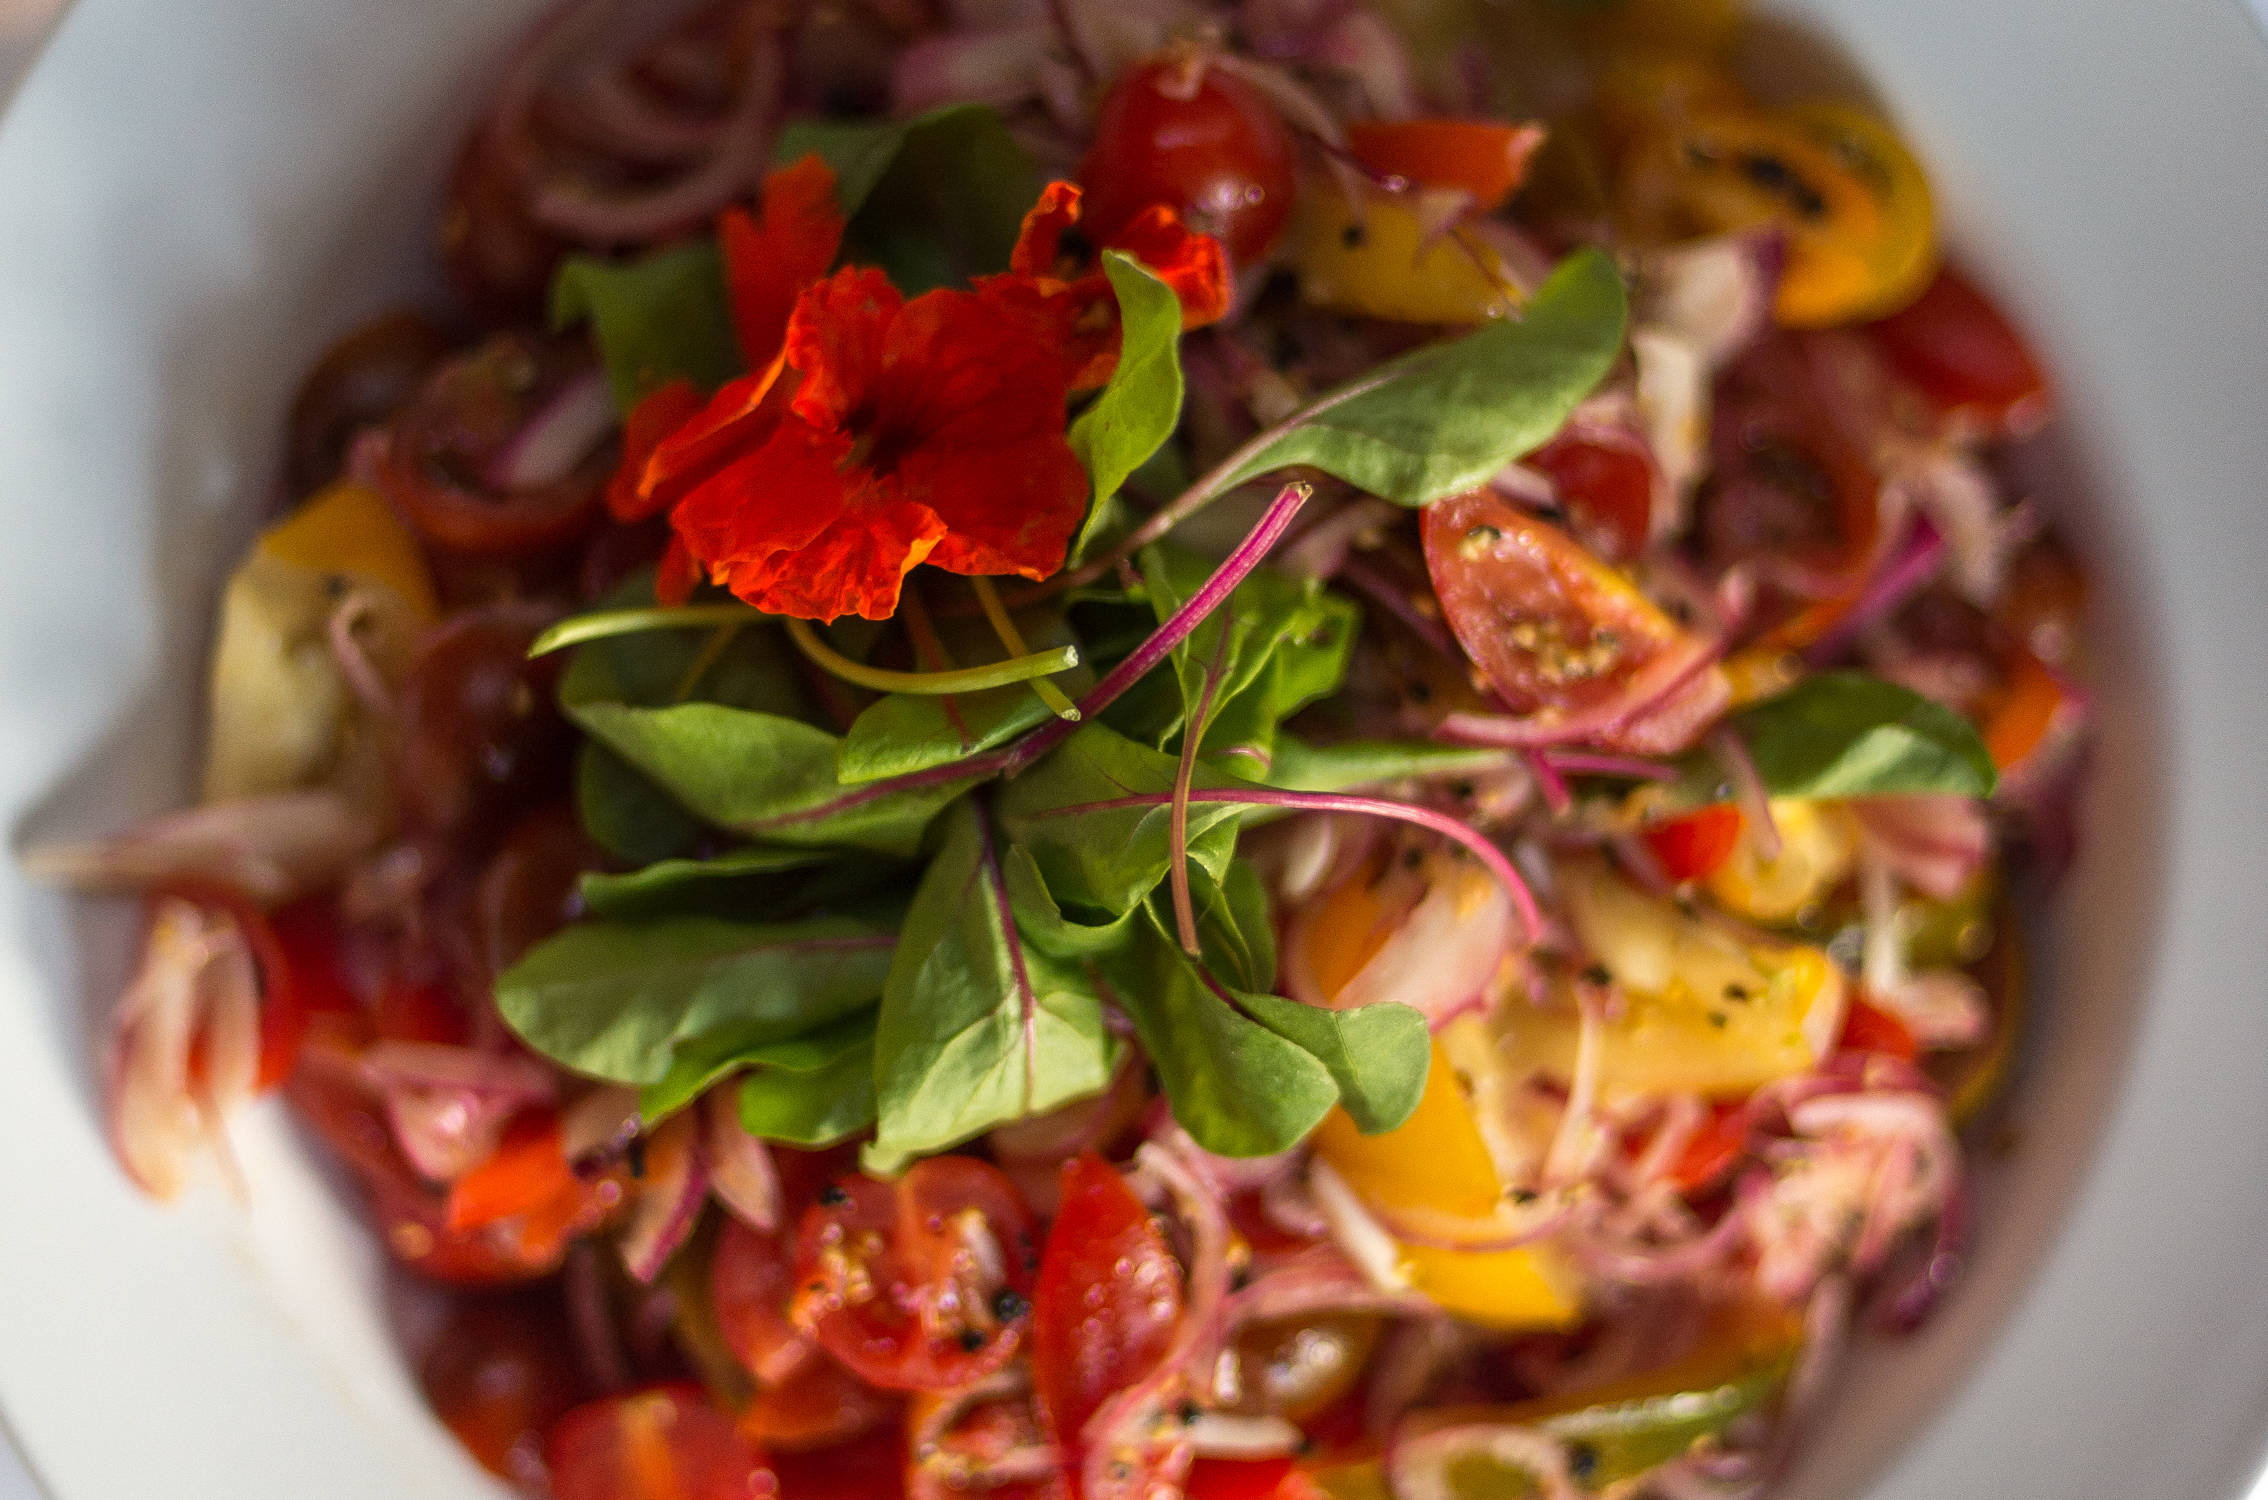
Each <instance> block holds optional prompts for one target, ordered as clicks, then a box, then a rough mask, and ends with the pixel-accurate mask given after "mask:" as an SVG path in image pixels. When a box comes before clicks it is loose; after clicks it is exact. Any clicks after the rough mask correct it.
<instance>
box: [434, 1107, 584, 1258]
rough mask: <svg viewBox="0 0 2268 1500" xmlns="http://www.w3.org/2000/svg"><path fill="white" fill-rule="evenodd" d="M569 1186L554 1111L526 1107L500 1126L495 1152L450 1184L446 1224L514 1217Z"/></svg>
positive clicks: (462, 1226)
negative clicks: (504, 1124)
mask: <svg viewBox="0 0 2268 1500" xmlns="http://www.w3.org/2000/svg"><path fill="white" fill-rule="evenodd" d="M575 1186H576V1183H575V1172H574V1169H573V1168H572V1167H570V1166H569V1165H568V1164H567V1153H566V1151H565V1150H564V1149H563V1148H562V1147H561V1145H560V1138H559V1116H558V1114H557V1113H556V1112H554V1111H552V1110H548V1109H541V1110H529V1111H526V1112H525V1113H523V1114H521V1115H520V1116H519V1117H518V1118H517V1119H515V1120H513V1121H512V1123H511V1124H510V1125H508V1126H506V1127H505V1130H504V1138H503V1140H501V1141H499V1142H498V1143H497V1146H496V1154H495V1155H493V1156H491V1157H489V1159H488V1160H486V1161H484V1162H482V1163H481V1164H480V1165H479V1166H477V1167H475V1168H473V1169H472V1170H471V1171H470V1172H467V1173H466V1174H465V1175H464V1176H462V1177H460V1178H458V1179H457V1180H456V1182H455V1183H453V1184H451V1186H450V1188H449V1214H448V1224H449V1227H450V1228H451V1229H452V1230H466V1229H478V1228H480V1227H481V1226H482V1225H484V1224H494V1223H497V1222H498V1221H500V1220H503V1219H515V1218H518V1217H519V1216H520V1215H522V1214H530V1213H534V1212H535V1211H536V1210H537V1209H539V1208H542V1207H543V1206H544V1205H546V1204H548V1203H549V1202H551V1200H552V1199H554V1198H556V1197H558V1196H559V1195H560V1194H561V1193H567V1192H573V1191H574V1190H575Z"/></svg>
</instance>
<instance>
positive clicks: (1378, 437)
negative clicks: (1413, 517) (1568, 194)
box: [1218, 249, 1628, 506]
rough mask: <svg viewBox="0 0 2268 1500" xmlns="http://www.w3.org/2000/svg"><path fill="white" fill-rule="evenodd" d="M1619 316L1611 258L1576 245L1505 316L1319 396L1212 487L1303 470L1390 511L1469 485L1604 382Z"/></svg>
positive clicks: (1544, 436) (1617, 278)
mask: <svg viewBox="0 0 2268 1500" xmlns="http://www.w3.org/2000/svg"><path fill="white" fill-rule="evenodd" d="M1627 312H1628V298H1627V296H1626V295H1625V293H1624V291H1623V285H1622V276H1621V273H1620V272H1618V271H1617V270H1615V268H1614V262H1613V261H1611V260H1609V259H1608V258H1607V257H1606V255H1605V254H1604V253H1603V252H1601V251H1599V250H1595V249H1585V250H1579V251H1577V252H1576V253H1575V254H1573V255H1571V256H1569V257H1568V258H1567V259H1566V260H1564V261H1562V262H1561V263H1560V265H1559V268H1558V269H1557V270H1555V271H1554V272H1553V273H1552V274H1551V277H1550V279H1549V280H1547V281H1545V282H1544V284H1543V285H1542V286H1541V287H1540V288H1538V289H1537V291H1536V295H1535V296H1534V298H1533V299H1531V300H1530V301H1529V303H1528V306H1527V310H1526V312H1525V314H1524V315H1523V316H1522V317H1521V318H1519V319H1518V320H1517V321H1514V320H1511V319H1505V320H1502V321H1498V322H1493V323H1489V324H1487V325H1486V326H1484V327H1482V328H1480V329H1477V330H1476V331H1474V332H1472V333H1468V334H1466V335H1464V336H1463V337H1462V338H1458V339H1453V340H1450V341H1448V342H1446V343H1440V344H1432V345H1428V346H1427V347H1425V348H1422V349H1416V350H1413V351H1411V352H1410V353H1408V354H1405V355H1403V356H1402V357H1401V358H1399V359H1397V360H1394V361H1392V362H1390V363H1388V364H1386V365H1382V366H1380V367H1379V368H1378V369H1376V370H1374V371H1372V372H1371V373H1369V374H1367V375H1365V376H1363V377H1362V378H1360V379H1359V380H1357V381H1356V382H1354V384H1353V385H1351V386H1349V387H1346V388H1345V390H1344V392H1343V393H1342V394H1341V395H1339V396H1337V397H1331V396H1326V397H1324V398H1323V399H1322V400H1321V401H1318V402H1317V403H1316V404H1315V405H1314V406H1313V407H1311V408H1310V411H1311V413H1312V415H1310V416H1308V417H1307V418H1305V419H1304V420H1300V421H1297V422H1295V423H1294V424H1293V425H1291V426H1289V427H1287V428H1286V429H1285V431H1284V432H1283V433H1282V434H1281V435H1280V436H1279V437H1277V438H1276V439H1275V441H1273V442H1271V443H1269V444H1267V445H1266V446H1265V447H1263V448H1262V449H1261V450H1260V451H1259V452H1257V453H1255V454H1253V455H1252V456H1251V457H1250V458H1248V459H1247V460H1246V461H1245V462H1244V463H1243V464H1241V465H1240V466H1238V468H1237V469H1235V470H1234V471H1233V472H1232V473H1230V474H1229V475H1227V476H1225V477H1224V478H1223V479H1222V481H1221V482H1220V484H1219V486H1218V488H1219V489H1220V490H1226V489H1229V488H1231V487H1233V486H1235V485H1237V484H1240V483H1242V482H1244V481H1245V480H1248V479H1254V478H1257V477H1259V476H1260V475H1262V474H1267V473H1272V472H1274V471H1275V470H1277V469H1287V468H1290V467H1292V466H1293V465H1295V464H1311V465H1313V466H1314V467H1316V468H1318V469H1321V470H1323V471H1324V472H1325V473H1327V474H1332V475H1336V476H1337V477H1338V478H1340V479H1344V480H1346V481H1347V482H1348V483H1350V484H1353V485H1355V486H1357V487H1358V488H1361V489H1364V490H1367V491H1369V492H1370V493H1371V494H1374V495H1379V496H1383V497H1384V498H1385V499H1388V500H1392V501H1394V502H1396V503H1397V504H1401V505H1412V506H1416V505H1427V504H1430V503H1432V502H1433V501H1435V500H1438V499H1440V498H1442V497H1443V496H1445V495H1454V494H1457V493H1460V492H1461V491H1464V490H1469V489H1473V488H1475V487H1476V486H1478V485H1481V484H1484V483H1486V482H1487V480H1488V479H1489V477H1490V476H1491V475H1493V474H1495V473H1496V472H1497V471H1498V470H1499V469H1501V468H1503V467H1504V466H1505V465H1506V464H1508V463H1511V462H1512V461H1513V460H1515V459H1518V458H1520V457H1522V456H1523V455H1525V454H1527V453H1528V452H1530V451H1532V450H1533V449H1535V448H1538V447H1541V446H1542V445H1543V444H1544V443H1546V442H1548V441H1549V440H1550V439H1551V436H1552V434H1554V433H1556V432H1557V431H1558V430H1559V428H1560V426H1561V424H1563V423H1564V422H1565V421H1566V420H1567V416H1568V413H1570V412H1572V411H1573V410H1574V409H1575V407H1576V404H1577V403H1578V402H1580V401H1581V400H1582V399H1583V398H1584V397H1586V396H1588V395H1590V393H1591V392H1592V391H1593V390H1594V389H1596V388H1597V386H1598V384H1599V382H1600V381H1601V380H1603V379H1605V378H1606V374H1607V371H1608V370H1609V369H1610V368H1612V367H1613V364H1614V361H1615V359H1616V358H1617V356H1619V355H1620V354H1621V352H1622V335H1623V323H1624V319H1625V317H1626V315H1627Z"/></svg>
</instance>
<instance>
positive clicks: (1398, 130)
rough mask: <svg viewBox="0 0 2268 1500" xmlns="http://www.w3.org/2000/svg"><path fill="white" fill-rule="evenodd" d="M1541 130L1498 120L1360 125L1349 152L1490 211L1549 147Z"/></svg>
mask: <svg viewBox="0 0 2268 1500" xmlns="http://www.w3.org/2000/svg"><path fill="white" fill-rule="evenodd" d="M1543 138H1544V133H1543V130H1542V128H1541V127H1539V126H1535V125H1504V124H1500V123H1498V122H1497V121H1494V120H1357V121H1355V122H1354V123H1353V124H1351V125H1349V126H1348V127H1347V149H1348V150H1350V151H1352V152H1353V153H1354V157H1355V160H1356V161H1359V162H1361V163H1362V164H1363V165H1364V166H1366V167H1368V168H1369V169H1370V170H1371V171H1373V172H1377V173H1379V174H1381V175H1383V176H1388V177H1400V178H1403V179H1405V180H1407V181H1409V182H1414V183H1417V184H1418V185H1420V186H1422V187H1447V188H1460V189H1462V190H1464V191H1465V192H1468V193H1470V194H1472V195H1473V206H1474V207H1475V208H1477V209H1480V210H1483V211H1486V210H1488V209H1492V208H1495V207H1497V206H1498V205H1499V204H1501V203H1503V201H1504V200H1505V199H1507V198H1509V197H1511V196H1512V192H1513V189H1515V188H1517V187H1518V186H1519V185H1520V182H1521V179H1522V178H1524V177H1526V176H1527V175H1528V163H1529V161H1530V160H1531V159H1532V158H1533V157H1534V156H1535V154H1536V148H1537V147H1538V146H1540V145H1542V144H1543Z"/></svg>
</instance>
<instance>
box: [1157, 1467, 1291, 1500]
mask: <svg viewBox="0 0 2268 1500" xmlns="http://www.w3.org/2000/svg"><path fill="white" fill-rule="evenodd" d="M1182 1494H1183V1495H1184V1496H1185V1497H1187V1500H1325V1497H1326V1495H1327V1491H1325V1490H1324V1488H1323V1487H1322V1486H1321V1485H1319V1484H1317V1483H1316V1482H1315V1481H1314V1480H1312V1479H1310V1478H1308V1477H1307V1476H1306V1475H1305V1474H1303V1473H1301V1472H1300V1470H1299V1466H1298V1465H1297V1464H1295V1463H1294V1462H1293V1461H1292V1460H1290V1459H1288V1458H1200V1459H1199V1460H1197V1462H1196V1463H1195V1464H1193V1465H1191V1466H1190V1469H1189V1478H1188V1479H1187V1481H1185V1482H1184V1483H1183V1485H1182Z"/></svg>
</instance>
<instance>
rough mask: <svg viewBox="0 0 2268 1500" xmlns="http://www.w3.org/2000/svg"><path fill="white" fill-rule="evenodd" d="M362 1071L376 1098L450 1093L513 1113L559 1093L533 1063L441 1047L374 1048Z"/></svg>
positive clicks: (520, 1056)
mask: <svg viewBox="0 0 2268 1500" xmlns="http://www.w3.org/2000/svg"><path fill="white" fill-rule="evenodd" d="M361 1070H362V1075H363V1078H364V1079H365V1081H367V1082H368V1083H369V1085H370V1086H371V1088H373V1089H374V1090H377V1091H379V1092H381V1093H383V1092H387V1091H389V1090H395V1089H435V1090H441V1089H454V1090H462V1091H463V1092H466V1093H472V1094H482V1095H489V1096H493V1097H495V1098H497V1099H500V1100H502V1101H504V1102H505V1103H507V1104H510V1105H512V1106H514V1107H518V1106H520V1105H526V1104H548V1103H550V1102H551V1100H552V1099H553V1097H555V1096H556V1094H557V1093H558V1082H557V1077H556V1075H555V1074H553V1072H552V1071H551V1070H550V1069H549V1068H547V1067H545V1066H544V1065H543V1064H542V1063H539V1062H537V1061H536V1060H535V1059H534V1058H532V1057H528V1056H525V1055H523V1054H519V1053H500V1052H488V1051H483V1050H481V1049H480V1048H477V1047H456V1046H450V1045H448V1044H446V1043H442V1042H376V1043H373V1044H372V1045H371V1046H369V1047H367V1048H365V1049H364V1050H363V1053H362V1060H361Z"/></svg>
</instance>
